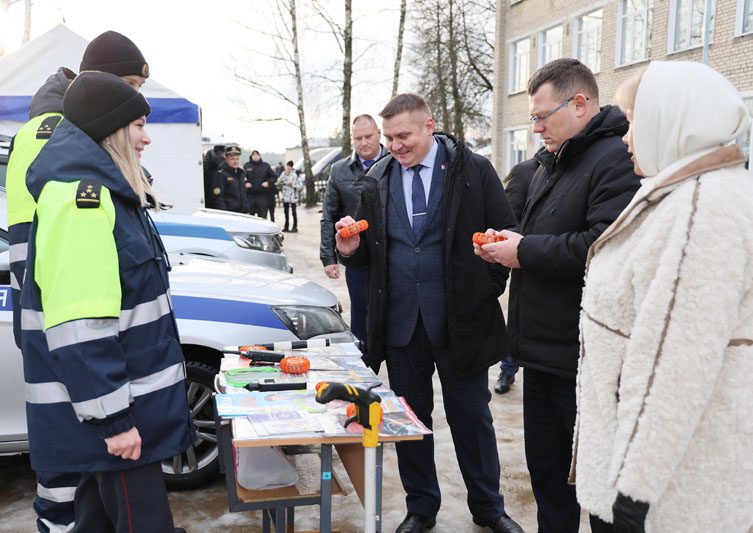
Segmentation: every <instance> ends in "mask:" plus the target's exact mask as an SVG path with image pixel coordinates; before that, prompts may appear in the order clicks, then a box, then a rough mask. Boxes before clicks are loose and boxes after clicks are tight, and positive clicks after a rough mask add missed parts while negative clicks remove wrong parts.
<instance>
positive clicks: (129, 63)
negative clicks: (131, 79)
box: [79, 31, 149, 78]
mask: <svg viewBox="0 0 753 533" xmlns="http://www.w3.org/2000/svg"><path fill="white" fill-rule="evenodd" d="M85 70H99V71H101V72H109V73H110V74H115V75H116V76H132V75H135V76H143V77H144V78H148V77H149V65H148V64H147V62H146V60H145V59H144V55H143V54H142V53H141V50H139V49H138V47H137V46H136V45H135V44H133V41H132V40H130V39H129V38H128V37H126V36H125V35H123V34H121V33H118V32H116V31H106V32H105V33H103V34H102V35H100V36H99V37H97V38H95V39H94V40H93V41H92V42H90V43H89V46H87V47H86V50H85V51H84V57H83V58H82V59H81V68H79V71H81V72H83V71H85Z"/></svg>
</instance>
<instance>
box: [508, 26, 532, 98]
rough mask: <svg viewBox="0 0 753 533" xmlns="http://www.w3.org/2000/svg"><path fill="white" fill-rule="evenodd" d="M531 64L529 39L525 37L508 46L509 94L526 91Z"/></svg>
mask: <svg viewBox="0 0 753 533" xmlns="http://www.w3.org/2000/svg"><path fill="white" fill-rule="evenodd" d="M530 63H531V38H530V37H526V38H524V39H520V40H517V41H515V42H514V43H512V44H511V45H510V92H511V93H517V92H520V91H525V90H526V85H527V84H528V76H529V72H528V71H529V68H530Z"/></svg>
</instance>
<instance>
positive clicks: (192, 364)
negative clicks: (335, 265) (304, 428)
mask: <svg viewBox="0 0 753 533" xmlns="http://www.w3.org/2000/svg"><path fill="white" fill-rule="evenodd" d="M0 207H1V208H4V207H5V206H4V205H2V206H0ZM0 213H2V214H0V217H2V218H4V216H5V210H4V209H2V211H0ZM6 229H7V225H6V223H5V220H1V221H0V343H2V344H1V346H2V350H0V421H2V423H0V454H7V453H24V452H27V451H28V437H27V429H26V412H25V407H24V378H23V362H22V357H21V353H20V351H19V350H18V349H17V348H16V345H15V343H14V340H13V331H12V303H11V296H10V267H9V258H8V234H7V231H6ZM169 259H170V261H171V263H172V271H171V272H170V285H171V295H172V304H173V308H174V310H175V314H176V317H177V322H178V330H179V332H180V337H181V343H182V347H183V353H184V355H185V357H186V370H187V374H188V387H187V391H186V393H187V395H188V402H189V407H190V409H191V412H192V415H193V420H194V424H195V426H196V430H197V432H196V435H197V438H196V441H195V442H194V443H193V446H192V447H191V448H189V449H188V450H187V451H186V452H185V453H183V454H182V455H180V456H176V457H174V458H173V459H172V460H169V461H165V462H163V465H162V469H163V471H164V472H165V475H166V478H167V481H168V483H169V484H170V486H171V487H174V488H185V487H193V486H198V485H201V484H203V483H205V482H206V481H208V480H210V479H211V478H212V477H213V476H214V475H215V474H216V472H217V467H218V456H217V437H216V434H215V426H214V413H213V406H212V401H211V397H212V391H213V383H214V376H215V374H216V373H217V369H218V367H219V360H220V357H221V350H222V347H223V346H227V345H243V344H254V343H261V342H277V341H293V340H305V339H312V338H330V339H333V340H335V341H338V342H343V341H344V342H352V341H353V337H352V335H351V334H350V332H349V331H348V328H347V325H346V324H345V322H344V321H343V319H342V317H341V316H340V312H339V304H338V302H337V299H336V297H335V295H334V294H332V293H331V292H330V291H329V290H327V289H325V288H324V287H322V286H320V285H317V284H316V283H313V282H310V281H307V280H305V279H302V278H299V277H297V276H294V275H292V274H290V273H286V272H281V271H279V270H272V269H268V268H265V267H262V266H258V265H251V264H248V263H236V262H229V261H219V260H216V259H211V258H200V257H192V256H189V255H175V254H171V255H170V257H169Z"/></svg>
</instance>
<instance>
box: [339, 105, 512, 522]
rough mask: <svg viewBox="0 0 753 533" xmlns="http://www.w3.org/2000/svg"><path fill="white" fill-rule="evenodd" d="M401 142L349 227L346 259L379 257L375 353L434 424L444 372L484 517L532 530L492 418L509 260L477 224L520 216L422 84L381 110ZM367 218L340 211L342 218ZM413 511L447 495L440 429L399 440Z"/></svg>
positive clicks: (374, 171)
mask: <svg viewBox="0 0 753 533" xmlns="http://www.w3.org/2000/svg"><path fill="white" fill-rule="evenodd" d="M380 116H381V117H382V119H383V121H382V131H383V132H384V137H385V139H386V140H387V149H388V150H389V152H390V154H389V155H387V156H385V157H383V158H382V159H380V160H379V161H378V162H377V163H375V164H374V165H373V166H372V167H371V169H370V170H369V172H368V174H367V175H366V176H364V177H362V178H360V179H359V180H358V181H357V182H356V185H357V186H358V187H359V189H360V192H361V203H360V207H359V209H358V213H357V218H365V219H366V220H368V222H369V229H368V230H367V231H366V232H365V233H362V234H361V235H357V236H354V237H350V238H347V239H343V238H341V237H340V236H339V235H337V250H338V254H339V255H340V259H341V261H342V263H343V264H345V266H347V267H350V266H356V267H357V266H366V265H368V267H369V283H368V290H367V303H368V315H367V337H368V345H369V353H368V359H369V363H370V364H371V366H372V367H373V368H374V369H375V370H378V369H379V365H380V364H381V362H382V361H385V362H386V364H387V371H388V373H389V378H390V386H391V387H392V389H393V390H394V391H395V392H396V393H397V394H398V395H401V396H404V397H405V398H406V400H407V401H408V403H409V404H410V406H411V407H412V408H413V410H414V411H415V412H416V415H418V417H419V418H420V419H421V421H422V422H423V423H424V424H426V425H427V426H428V427H429V428H431V427H432V419H431V413H432V410H433V408H434V401H433V391H432V375H433V374H434V369H435V368H436V369H437V371H438V372H439V379H440V382H441V384H442V393H443V397H444V407H445V412H446V413H447V422H448V424H449V426H450V430H451V433H452V438H453V442H454V444H455V451H456V455H457V459H458V463H459V465H460V470H461V473H462V474H463V480H464V481H465V485H466V488H467V490H468V506H469V508H470V511H471V514H472V515H473V521H474V522H475V523H476V524H479V525H481V526H486V527H489V528H490V529H491V530H492V531H494V532H518V531H522V529H520V526H518V525H517V524H516V523H515V522H514V521H513V520H512V519H511V518H510V517H509V516H507V514H506V513H505V508H504V501H503V498H502V495H501V494H500V493H499V476H500V468H499V456H498V453H497V441H496V436H495V433H494V427H493V425H492V417H491V412H490V411H489V400H490V398H491V394H490V392H489V386H488V368H489V366H491V365H493V364H495V363H497V362H499V360H500V359H501V358H502V356H503V355H504V354H506V353H507V335H506V332H505V322H504V317H503V315H502V309H501V308H500V305H499V301H498V297H499V295H500V294H501V293H502V291H503V290H504V287H505V282H506V280H507V275H508V271H507V270H506V269H505V268H498V267H499V266H501V265H491V264H488V263H484V262H483V261H480V260H479V259H478V258H477V257H475V256H474V253H473V244H472V240H471V238H472V236H473V233H474V232H476V231H485V230H486V229H487V228H507V227H512V226H514V225H515V216H514V215H513V213H512V210H511V209H510V206H509V205H508V203H507V199H506V197H505V192H504V190H503V189H502V184H501V182H500V180H499V177H498V176H497V173H496V172H495V171H494V169H493V168H492V166H491V163H489V161H488V160H486V159H484V158H483V157H481V156H479V155H476V154H473V153H472V152H471V151H470V150H469V149H468V148H466V147H465V146H464V145H463V144H462V143H461V142H459V141H458V140H456V139H454V138H453V137H451V136H449V135H445V134H438V133H435V132H434V130H435V124H434V120H433V119H432V117H431V113H430V112H429V107H428V106H427V104H426V102H425V101H424V99H423V98H421V97H420V96H417V95H415V94H400V95H397V96H395V97H394V98H393V99H392V100H390V102H389V103H388V104H387V105H386V106H385V108H384V109H383V110H382V112H381V113H380ZM354 222H355V220H354V219H353V218H351V217H345V218H342V219H340V220H339V221H338V222H337V223H336V224H335V229H340V228H342V227H345V226H347V225H349V224H352V223H354ZM397 456H398V467H399V470H400V479H401V481H402V483H403V487H404V488H405V491H406V493H407V496H406V507H407V510H408V514H407V516H406V517H405V519H404V520H403V522H402V523H401V524H400V526H399V527H398V528H397V533H414V532H421V531H426V530H427V529H431V528H432V527H434V525H435V523H436V515H437V512H438V511H439V506H440V501H441V496H440V490H439V482H438V480H437V472H436V467H435V464H434V441H433V437H432V436H429V437H427V438H426V439H424V440H422V441H418V442H410V443H399V444H398V445H397Z"/></svg>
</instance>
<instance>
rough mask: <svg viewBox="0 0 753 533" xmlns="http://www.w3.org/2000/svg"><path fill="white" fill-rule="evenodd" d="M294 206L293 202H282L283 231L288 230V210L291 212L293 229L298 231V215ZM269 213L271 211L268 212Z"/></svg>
mask: <svg viewBox="0 0 753 533" xmlns="http://www.w3.org/2000/svg"><path fill="white" fill-rule="evenodd" d="M296 206H297V204H295V203H293V202H283V204H282V208H283V210H284V211H285V229H288V228H289V227H290V226H289V223H290V219H289V217H288V209H290V210H291V211H292V212H293V229H298V213H297V212H296ZM270 213H271V211H270ZM272 221H274V217H272Z"/></svg>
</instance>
